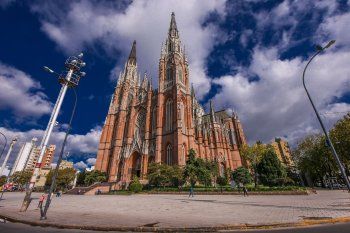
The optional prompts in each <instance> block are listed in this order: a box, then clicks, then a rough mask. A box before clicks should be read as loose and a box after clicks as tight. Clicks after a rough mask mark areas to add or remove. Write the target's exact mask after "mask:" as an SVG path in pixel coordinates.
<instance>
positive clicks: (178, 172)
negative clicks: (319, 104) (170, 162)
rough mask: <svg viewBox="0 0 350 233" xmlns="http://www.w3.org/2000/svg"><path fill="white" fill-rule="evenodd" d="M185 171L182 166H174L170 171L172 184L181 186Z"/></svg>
mask: <svg viewBox="0 0 350 233" xmlns="http://www.w3.org/2000/svg"><path fill="white" fill-rule="evenodd" d="M183 173H184V171H183V169H182V168H181V167H180V166H177V165H175V166H172V167H171V173H170V181H171V184H172V186H174V187H179V186H182V185H183V184H184V174H183Z"/></svg>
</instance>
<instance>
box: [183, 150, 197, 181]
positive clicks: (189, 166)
mask: <svg viewBox="0 0 350 233" xmlns="http://www.w3.org/2000/svg"><path fill="white" fill-rule="evenodd" d="M198 167H199V164H198V162H197V159H196V152H195V151H194V150H193V149H190V150H189V153H188V160H187V161H186V165H185V169H184V177H185V179H187V180H188V182H189V183H190V184H191V186H194V185H195V184H196V182H197V181H198V173H199V171H198Z"/></svg>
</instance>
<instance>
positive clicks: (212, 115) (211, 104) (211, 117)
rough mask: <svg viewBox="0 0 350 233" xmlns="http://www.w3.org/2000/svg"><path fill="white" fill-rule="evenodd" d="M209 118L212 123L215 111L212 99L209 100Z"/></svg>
mask: <svg viewBox="0 0 350 233" xmlns="http://www.w3.org/2000/svg"><path fill="white" fill-rule="evenodd" d="M210 119H211V120H212V122H213V123H214V122H215V112H214V107H213V103H212V100H210Z"/></svg>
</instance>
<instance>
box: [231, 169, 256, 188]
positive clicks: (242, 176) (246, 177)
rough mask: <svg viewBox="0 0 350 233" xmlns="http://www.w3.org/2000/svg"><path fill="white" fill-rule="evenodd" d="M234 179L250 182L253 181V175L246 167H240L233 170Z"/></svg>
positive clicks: (238, 181)
mask: <svg viewBox="0 0 350 233" xmlns="http://www.w3.org/2000/svg"><path fill="white" fill-rule="evenodd" d="M232 179H233V180H234V181H235V182H236V183H242V184H249V183H250V182H252V177H251V175H250V173H249V170H248V169H247V168H245V167H239V168H237V169H236V170H234V171H233V172H232Z"/></svg>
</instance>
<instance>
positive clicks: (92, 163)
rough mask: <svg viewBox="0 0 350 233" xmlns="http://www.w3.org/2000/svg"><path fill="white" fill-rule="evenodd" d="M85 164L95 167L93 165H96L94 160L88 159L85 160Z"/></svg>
mask: <svg viewBox="0 0 350 233" xmlns="http://www.w3.org/2000/svg"><path fill="white" fill-rule="evenodd" d="M86 163H87V164H88V165H95V163H96V158H88V159H87V160H86Z"/></svg>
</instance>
